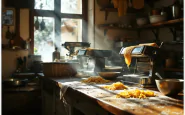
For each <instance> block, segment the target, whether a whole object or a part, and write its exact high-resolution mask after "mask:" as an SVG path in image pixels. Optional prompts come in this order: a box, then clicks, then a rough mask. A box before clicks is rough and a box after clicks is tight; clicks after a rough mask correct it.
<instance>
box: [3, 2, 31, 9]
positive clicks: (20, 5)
mask: <svg viewBox="0 0 185 115" xmlns="http://www.w3.org/2000/svg"><path fill="white" fill-rule="evenodd" d="M33 3H34V0H6V1H5V6H6V7H14V8H32V7H33Z"/></svg>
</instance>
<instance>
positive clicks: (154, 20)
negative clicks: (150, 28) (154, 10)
mask: <svg viewBox="0 0 185 115" xmlns="http://www.w3.org/2000/svg"><path fill="white" fill-rule="evenodd" d="M149 19H150V23H152V24H153V23H158V22H163V21H165V20H166V15H152V16H150V17H149Z"/></svg>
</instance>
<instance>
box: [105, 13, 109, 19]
mask: <svg viewBox="0 0 185 115" xmlns="http://www.w3.org/2000/svg"><path fill="white" fill-rule="evenodd" d="M108 15H109V11H105V20H106V21H107V18H108Z"/></svg>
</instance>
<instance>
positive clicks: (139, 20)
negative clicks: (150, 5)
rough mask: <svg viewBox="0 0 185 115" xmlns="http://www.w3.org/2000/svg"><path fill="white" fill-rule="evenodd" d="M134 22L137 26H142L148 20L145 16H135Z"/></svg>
mask: <svg viewBox="0 0 185 115" xmlns="http://www.w3.org/2000/svg"><path fill="white" fill-rule="evenodd" d="M136 23H137V25H138V26H143V25H146V24H148V20H147V18H137V19H136Z"/></svg>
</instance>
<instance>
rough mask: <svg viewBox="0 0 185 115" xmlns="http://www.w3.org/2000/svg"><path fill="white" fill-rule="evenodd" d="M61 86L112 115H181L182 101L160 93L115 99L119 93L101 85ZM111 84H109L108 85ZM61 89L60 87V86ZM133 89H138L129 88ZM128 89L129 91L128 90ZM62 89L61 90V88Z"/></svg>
mask: <svg viewBox="0 0 185 115" xmlns="http://www.w3.org/2000/svg"><path fill="white" fill-rule="evenodd" d="M58 84H59V86H60V84H61V85H63V86H69V87H71V88H73V89H74V91H78V92H81V93H82V94H84V96H86V97H89V99H95V102H96V103H98V104H99V105H100V106H101V107H102V108H104V109H105V110H107V111H109V112H111V113H114V114H116V115H122V114H126V113H129V114H137V115H144V114H147V115H148V114H151V115H154V114H155V115H156V114H159V115H161V114H168V115H174V114H176V115H182V114H183V112H184V111H183V101H181V100H176V99H173V98H170V97H167V96H164V95H162V94H161V93H160V92H156V91H154V92H155V94H157V96H156V97H149V98H147V99H138V98H116V97H115V95H116V94H117V93H118V92H120V91H121V90H120V91H108V90H104V89H102V88H101V86H104V85H105V84H104V85H103V84H101V85H98V84H93V85H88V84H84V83H81V82H80V81H79V80H78V81H77V80H75V82H74V81H73V82H67V83H66V82H62V81H60V82H58ZM108 84H111V83H108ZM60 87H61V88H62V86H60ZM130 88H131V89H135V88H138V87H130ZM130 88H129V89H130ZM62 89H63V88H62Z"/></svg>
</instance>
